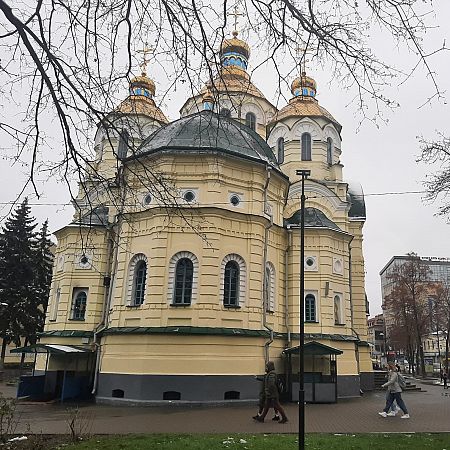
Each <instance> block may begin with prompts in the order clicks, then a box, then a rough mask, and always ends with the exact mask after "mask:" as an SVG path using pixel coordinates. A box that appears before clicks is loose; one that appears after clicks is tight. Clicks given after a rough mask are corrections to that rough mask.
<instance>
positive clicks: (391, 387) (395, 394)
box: [378, 363, 409, 419]
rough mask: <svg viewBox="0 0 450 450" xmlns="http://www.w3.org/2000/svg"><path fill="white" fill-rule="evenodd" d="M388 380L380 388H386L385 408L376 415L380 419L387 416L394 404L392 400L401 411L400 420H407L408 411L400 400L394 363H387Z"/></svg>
mask: <svg viewBox="0 0 450 450" xmlns="http://www.w3.org/2000/svg"><path fill="white" fill-rule="evenodd" d="M388 367H389V374H388V376H389V378H388V381H387V382H386V383H384V384H383V386H382V387H385V388H387V390H388V397H387V400H386V406H385V407H384V409H383V411H381V412H379V413H378V414H379V415H380V416H382V417H387V416H388V411H389V409H390V408H391V406H392V403H394V400H395V401H396V402H397V405H398V407H399V408H400V409H401V410H402V411H403V416H402V417H401V418H402V419H409V413H408V409H407V408H406V405H405V402H404V401H403V399H402V388H401V387H400V384H399V375H398V372H397V369H396V367H395V364H394V363H389V364H388Z"/></svg>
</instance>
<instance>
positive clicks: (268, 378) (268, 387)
mask: <svg viewBox="0 0 450 450" xmlns="http://www.w3.org/2000/svg"><path fill="white" fill-rule="evenodd" d="M264 393H265V395H266V399H267V400H268V399H277V400H278V387H277V374H276V372H275V371H274V370H271V371H270V372H267V373H266V375H265V377H264Z"/></svg>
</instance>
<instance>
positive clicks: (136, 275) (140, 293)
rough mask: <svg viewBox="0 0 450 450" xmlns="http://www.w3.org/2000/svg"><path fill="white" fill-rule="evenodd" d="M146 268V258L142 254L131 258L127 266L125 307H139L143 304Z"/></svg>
mask: <svg viewBox="0 0 450 450" xmlns="http://www.w3.org/2000/svg"><path fill="white" fill-rule="evenodd" d="M147 267H148V265H147V257H146V256H145V255H144V254H143V253H137V254H136V255H134V256H133V257H132V258H131V260H130V265H129V266H128V282H127V297H126V301H127V306H140V305H142V304H143V303H144V300H145V287H146V285H147Z"/></svg>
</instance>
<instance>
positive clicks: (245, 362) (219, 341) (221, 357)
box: [100, 334, 283, 375]
mask: <svg viewBox="0 0 450 450" xmlns="http://www.w3.org/2000/svg"><path fill="white" fill-rule="evenodd" d="M264 343H265V340H264V339H262V338H252V337H236V336H227V337H225V336H224V337H222V336H205V335H201V336H189V335H185V336H174V335H168V334H163V335H157V334H152V335H125V334H121V335H107V336H105V338H104V340H103V343H102V358H101V359H102V361H101V367H100V371H101V373H127V374H146V373H152V374H160V375H165V374H170V375H183V374H201V375H231V374H234V375H236V374H237V375H256V374H262V373H264V366H265V361H264ZM181 344H182V345H181ZM282 344H283V341H281V340H276V341H274V343H273V344H272V345H271V346H270V357H271V359H273V360H274V361H275V362H276V364H277V365H279V366H280V367H281V366H282V362H281V352H282V350H283V346H282ZM237 361H239V364H237Z"/></svg>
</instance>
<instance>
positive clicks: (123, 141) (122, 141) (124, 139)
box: [117, 130, 130, 159]
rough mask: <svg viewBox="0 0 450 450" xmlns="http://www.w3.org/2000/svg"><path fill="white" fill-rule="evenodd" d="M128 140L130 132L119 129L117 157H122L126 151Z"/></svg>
mask: <svg viewBox="0 0 450 450" xmlns="http://www.w3.org/2000/svg"><path fill="white" fill-rule="evenodd" d="M129 140H130V134H129V133H128V131H127V130H121V132H120V137H119V148H118V149H117V157H118V158H119V159H124V158H126V157H127V153H128V145H129V144H128V142H129Z"/></svg>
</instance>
